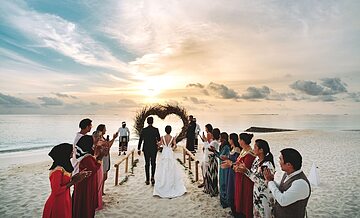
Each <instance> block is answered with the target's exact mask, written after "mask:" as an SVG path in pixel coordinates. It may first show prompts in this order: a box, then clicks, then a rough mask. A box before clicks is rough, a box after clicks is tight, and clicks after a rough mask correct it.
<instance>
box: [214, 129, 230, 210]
mask: <svg viewBox="0 0 360 218" xmlns="http://www.w3.org/2000/svg"><path fill="white" fill-rule="evenodd" d="M211 150H212V151H213V152H214V153H215V155H216V157H217V158H219V159H220V164H221V163H222V162H223V160H222V159H221V157H228V156H229V153H230V145H229V135H228V134H227V133H226V132H222V133H221V134H220V150H219V152H217V151H216V150H215V149H212V148H211ZM228 171H229V169H228V168H220V169H219V187H220V204H221V206H222V207H223V208H226V207H228V206H229V204H228V198H227V196H226V194H227V175H228Z"/></svg>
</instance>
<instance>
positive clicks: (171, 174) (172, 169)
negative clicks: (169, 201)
mask: <svg viewBox="0 0 360 218" xmlns="http://www.w3.org/2000/svg"><path fill="white" fill-rule="evenodd" d="M165 132H166V135H165V136H163V137H161V141H160V143H161V145H162V146H163V150H162V154H161V157H160V163H159V164H158V165H157V166H156V167H157V169H156V171H155V179H156V180H155V181H156V183H155V186H154V193H153V195H158V196H160V197H162V198H174V197H179V196H181V195H183V194H184V193H185V192H186V188H185V186H184V182H183V180H182V176H181V172H180V169H179V168H178V166H177V163H176V160H175V158H174V156H173V148H176V138H175V137H172V136H171V135H170V133H171V126H166V127H165Z"/></svg>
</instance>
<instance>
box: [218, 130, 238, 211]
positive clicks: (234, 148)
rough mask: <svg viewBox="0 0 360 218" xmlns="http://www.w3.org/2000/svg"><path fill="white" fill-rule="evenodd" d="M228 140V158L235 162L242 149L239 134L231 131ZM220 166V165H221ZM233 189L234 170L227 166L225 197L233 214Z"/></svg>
mask: <svg viewBox="0 0 360 218" xmlns="http://www.w3.org/2000/svg"><path fill="white" fill-rule="evenodd" d="M229 138H230V140H229V143H230V146H231V152H230V154H229V158H228V159H229V160H230V161H231V162H232V163H235V162H236V160H237V158H238V157H239V155H240V152H241V150H242V148H241V147H240V144H239V136H238V134H236V133H231V134H230V136H229ZM222 157H224V156H222ZM223 159H224V160H226V158H223ZM223 162H225V161H223ZM221 168H222V167H221ZM234 191H235V172H234V170H233V169H231V168H229V170H228V175H227V193H226V196H227V199H228V204H229V207H230V208H231V211H230V214H231V215H233V214H235V205H234Z"/></svg>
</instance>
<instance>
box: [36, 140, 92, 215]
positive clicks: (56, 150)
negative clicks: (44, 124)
mask: <svg viewBox="0 0 360 218" xmlns="http://www.w3.org/2000/svg"><path fill="white" fill-rule="evenodd" d="M72 153H73V146H72V145H71V144H68V143H62V144H59V145H56V146H55V147H53V148H52V149H51V151H50V153H49V156H50V157H51V158H52V159H53V163H52V165H51V167H50V169H49V170H50V173H49V179H50V185H51V194H50V196H49V198H48V199H47V201H46V203H45V206H44V211H43V216H42V217H43V218H51V217H64V218H71V217H72V216H71V213H72V212H71V208H72V203H71V196H70V187H71V186H72V185H74V184H76V183H78V182H80V181H82V180H83V179H85V178H87V177H89V176H90V175H91V172H90V171H82V172H80V173H78V174H76V175H74V176H71V173H72V171H73V170H74V168H73V166H72V165H71V162H70V158H71V156H72Z"/></svg>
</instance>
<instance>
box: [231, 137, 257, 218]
mask: <svg viewBox="0 0 360 218" xmlns="http://www.w3.org/2000/svg"><path fill="white" fill-rule="evenodd" d="M253 136H254V135H253V134H248V133H241V134H240V135H239V143H240V146H241V147H242V150H241V153H240V155H239V157H238V158H237V160H236V163H235V165H232V166H233V169H234V171H235V192H234V205H235V212H236V214H235V217H246V218H252V217H253V214H252V212H253V199H252V198H253V186H254V183H253V182H252V181H251V180H250V179H249V178H248V177H247V176H246V175H245V174H243V173H241V170H240V169H238V168H237V165H238V164H240V163H244V164H245V166H246V168H248V169H250V168H251V165H252V163H253V162H254V160H255V157H256V155H255V154H254V152H253V151H252V149H251V147H250V143H251V139H252V137H253Z"/></svg>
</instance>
